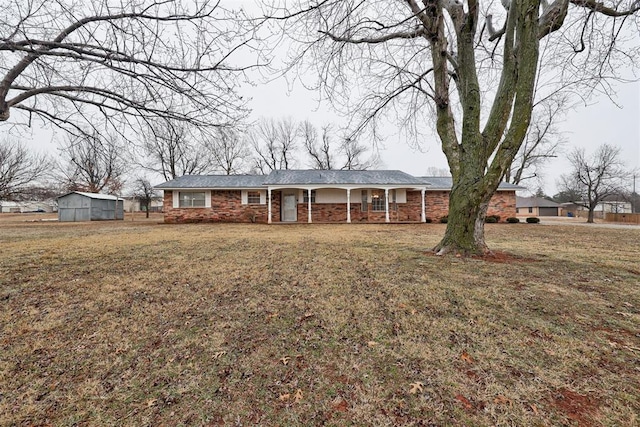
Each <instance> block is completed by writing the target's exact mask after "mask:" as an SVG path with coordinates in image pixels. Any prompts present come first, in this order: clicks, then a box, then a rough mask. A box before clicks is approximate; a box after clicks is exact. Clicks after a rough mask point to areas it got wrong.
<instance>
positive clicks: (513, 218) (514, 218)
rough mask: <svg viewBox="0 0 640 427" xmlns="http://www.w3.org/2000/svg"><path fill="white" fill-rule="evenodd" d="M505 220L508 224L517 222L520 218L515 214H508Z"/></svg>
mask: <svg viewBox="0 0 640 427" xmlns="http://www.w3.org/2000/svg"><path fill="white" fill-rule="evenodd" d="M507 222H508V223H509V224H517V223H519V222H520V220H519V219H518V218H516V217H515V216H510V217H509V218H507Z"/></svg>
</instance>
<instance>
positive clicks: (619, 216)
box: [604, 213, 640, 224]
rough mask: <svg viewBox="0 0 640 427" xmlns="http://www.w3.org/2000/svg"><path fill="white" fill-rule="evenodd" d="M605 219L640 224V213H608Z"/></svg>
mask: <svg viewBox="0 0 640 427" xmlns="http://www.w3.org/2000/svg"><path fill="white" fill-rule="evenodd" d="M604 220H605V221H607V222H623V223H625V224H640V213H635V214H632V213H608V214H606V216H605V218H604Z"/></svg>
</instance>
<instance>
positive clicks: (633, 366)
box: [0, 217, 640, 426]
mask: <svg viewBox="0 0 640 427" xmlns="http://www.w3.org/2000/svg"><path fill="white" fill-rule="evenodd" d="M6 218H8V217H6ZM157 221H158V218H155V219H152V220H150V221H144V220H143V221H140V220H139V219H136V221H121V222H118V223H113V222H102V223H84V224H58V223H44V222H36V223H30V222H24V221H23V220H22V219H20V220H17V219H15V217H13V220H0V245H1V247H2V252H1V255H0V307H1V310H0V425H17V426H22V425H24V426H27V425H29V426H30V425H56V426H66V425H69V426H70V425H118V426H120V425H129V426H144V425H149V426H162V425H166V426H174V425H176V426H180V425H184V426H187V425H189V426H191V425H244V426H246V425H265V426H270V425H289V426H309V425H333V426H343V425H376V426H384V425H388V426H399V425H429V426H430V425H435V426H448V425H452V426H467V425H477V426H483V425H503V426H504V425H514V426H516V425H517V426H529V425H530V426H558V425H567V426H600V425H603V426H633V425H638V423H639V421H638V414H640V262H639V260H640V230H638V229H633V230H632V229H628V230H625V229H623V230H615V229H601V228H591V227H571V226H541V225H531V224H520V225H509V224H495V225H493V224H492V225H488V226H487V240H488V242H489V244H490V246H491V247H492V248H493V249H495V250H499V251H504V252H507V253H508V254H510V255H511V258H510V259H507V260H505V259H503V258H497V259H494V260H483V259H461V258H444V259H442V258H438V257H435V256H432V255H430V254H428V253H426V250H427V249H428V248H430V247H432V246H433V245H435V244H436V243H437V242H438V240H439V238H440V237H441V236H442V234H443V232H444V226H443V225H440V224H424V225H386V226H385V225H356V224H353V225H347V224H341V225H312V226H307V225H292V226H282V225H281V226H277V225H274V226H266V225H199V224H191V225H175V226H174V225H161V224H157ZM505 261H507V262H505Z"/></svg>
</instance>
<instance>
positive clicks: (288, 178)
mask: <svg viewBox="0 0 640 427" xmlns="http://www.w3.org/2000/svg"><path fill="white" fill-rule="evenodd" d="M156 188H157V189H160V190H164V209H163V210H164V220H165V222H168V223H181V222H263V223H274V222H287V223H295V222H307V223H311V222H425V221H427V219H430V220H433V221H437V220H439V219H440V218H441V217H443V216H446V215H447V214H448V208H449V193H450V190H451V178H444V177H414V176H412V175H409V174H407V173H404V172H401V171H397V170H388V171H376V170H368V171H349V170H277V171H273V172H271V173H270V174H269V175H187V176H182V177H179V178H176V179H174V180H172V181H169V182H166V183H164V184H161V185H158V186H156ZM521 189H523V188H521V187H518V186H515V185H512V184H508V183H503V184H501V185H500V187H499V188H498V191H497V192H496V194H495V195H494V197H493V198H492V199H491V203H490V206H489V209H488V215H499V216H500V217H501V218H502V220H504V219H505V218H507V217H510V216H515V213H516V195H515V191H516V190H521Z"/></svg>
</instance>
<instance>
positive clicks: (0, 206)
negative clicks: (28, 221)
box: [0, 199, 58, 213]
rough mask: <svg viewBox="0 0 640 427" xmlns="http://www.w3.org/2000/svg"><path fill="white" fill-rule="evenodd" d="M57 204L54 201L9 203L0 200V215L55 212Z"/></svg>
mask: <svg viewBox="0 0 640 427" xmlns="http://www.w3.org/2000/svg"><path fill="white" fill-rule="evenodd" d="M57 209H58V204H57V203H56V201H55V200H53V199H49V200H42V201H40V200H24V201H21V202H10V201H6V200H0V213H28V212H48V213H51V212H55V211H56V210H57Z"/></svg>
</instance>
